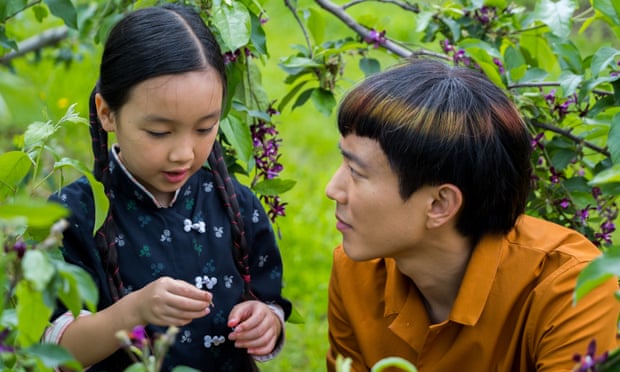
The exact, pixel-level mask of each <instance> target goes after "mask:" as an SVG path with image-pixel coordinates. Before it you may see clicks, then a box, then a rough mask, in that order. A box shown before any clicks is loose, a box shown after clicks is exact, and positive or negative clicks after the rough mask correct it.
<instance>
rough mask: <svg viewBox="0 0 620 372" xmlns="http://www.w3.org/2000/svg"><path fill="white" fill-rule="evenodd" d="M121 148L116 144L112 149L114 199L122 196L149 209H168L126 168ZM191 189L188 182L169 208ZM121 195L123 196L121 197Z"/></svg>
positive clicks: (111, 170) (111, 179) (177, 193)
mask: <svg viewBox="0 0 620 372" xmlns="http://www.w3.org/2000/svg"><path fill="white" fill-rule="evenodd" d="M119 153H120V147H119V146H118V144H115V145H113V146H112V148H111V149H110V167H109V172H110V182H111V185H112V193H113V195H112V198H118V197H120V196H121V195H122V197H123V199H129V200H128V201H129V202H131V201H133V202H135V203H136V204H138V205H141V206H144V207H149V208H166V207H165V206H163V205H161V203H160V202H159V201H157V199H156V198H155V196H154V195H153V194H152V193H151V192H150V191H148V190H147V189H146V188H145V187H144V186H143V185H142V184H141V183H140V182H138V180H136V178H135V177H134V176H133V175H132V174H131V173H130V172H129V171H128V170H127V168H125V166H124V165H123V163H122V162H121V160H120V157H119ZM188 187H190V186H189V182H186V183H185V184H184V185H183V186H182V187H181V188H180V189H178V190H177V191H176V192H175V193H174V197H173V198H172V201H171V202H170V206H169V208H171V207H173V206H174V205H175V204H177V202H178V200H177V199H178V198H179V196H180V195H183V194H182V193H183V192H184V190H185V189H186V188H188ZM119 193H120V194H121V195H119Z"/></svg>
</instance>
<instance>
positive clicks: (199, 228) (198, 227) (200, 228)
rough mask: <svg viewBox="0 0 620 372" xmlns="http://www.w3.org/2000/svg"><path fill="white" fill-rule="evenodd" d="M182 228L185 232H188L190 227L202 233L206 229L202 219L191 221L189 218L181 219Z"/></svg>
mask: <svg viewBox="0 0 620 372" xmlns="http://www.w3.org/2000/svg"><path fill="white" fill-rule="evenodd" d="M183 225H184V226H183V230H185V231H186V232H190V231H191V230H192V229H194V230H196V231H198V232H199V233H201V234H202V233H204V232H205V231H206V225H205V223H204V221H198V222H195V223H194V222H192V220H190V219H189V218H186V219H185V220H183Z"/></svg>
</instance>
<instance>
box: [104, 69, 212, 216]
mask: <svg viewBox="0 0 620 372" xmlns="http://www.w3.org/2000/svg"><path fill="white" fill-rule="evenodd" d="M222 92H223V87H222V83H221V80H220V77H219V75H218V74H217V72H216V71H214V70H213V69H212V68H210V69H207V70H203V71H192V72H187V73H182V74H175V75H164V76H159V77H156V78H152V79H148V80H145V81H143V82H141V83H139V84H138V85H136V86H135V87H134V88H133V89H132V91H131V92H130V94H129V99H128V101H127V103H125V104H124V105H123V106H122V107H121V109H120V110H118V111H117V112H112V111H111V110H110V108H109V107H108V106H107V104H106V102H105V101H104V100H103V98H102V97H101V96H100V95H97V97H96V104H97V113H98V115H99V119H100V120H101V124H102V126H103V128H104V129H105V130H106V131H108V132H115V133H116V140H117V141H118V144H119V146H120V159H121V162H122V163H123V165H124V166H125V167H126V168H127V170H128V171H129V172H130V173H131V174H132V175H133V176H134V177H135V178H136V180H137V181H138V182H140V183H141V184H142V185H143V186H144V187H145V188H146V189H147V190H148V191H149V192H151V193H152V194H153V195H154V196H155V198H156V199H157V200H158V201H159V203H160V204H161V205H163V206H168V205H169V204H170V201H171V200H172V196H173V194H174V192H175V191H176V190H177V189H179V188H180V187H181V186H183V184H185V182H187V180H188V178H189V177H190V176H192V175H193V174H194V173H195V172H196V171H197V170H198V169H200V167H201V166H202V165H203V164H204V162H205V161H206V160H207V157H208V156H209V154H210V153H211V149H212V147H213V143H214V142H215V139H216V135H217V131H218V126H219V120H220V114H221V110H222Z"/></svg>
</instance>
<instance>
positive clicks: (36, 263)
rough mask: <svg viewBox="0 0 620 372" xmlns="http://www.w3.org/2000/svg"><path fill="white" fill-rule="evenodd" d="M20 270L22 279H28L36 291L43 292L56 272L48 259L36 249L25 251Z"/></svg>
mask: <svg viewBox="0 0 620 372" xmlns="http://www.w3.org/2000/svg"><path fill="white" fill-rule="evenodd" d="M22 270H23V272H24V273H23V274H24V278H26V279H28V280H29V281H30V283H31V284H32V286H33V287H34V289H35V290H37V291H43V290H44V289H45V287H47V285H48V284H49V282H50V281H51V280H52V277H53V276H54V273H55V272H56V270H55V269H54V265H52V262H51V261H50V259H49V257H47V256H46V255H45V254H44V253H43V252H41V251H40V250H36V249H29V250H28V251H26V254H25V255H24V258H23V259H22Z"/></svg>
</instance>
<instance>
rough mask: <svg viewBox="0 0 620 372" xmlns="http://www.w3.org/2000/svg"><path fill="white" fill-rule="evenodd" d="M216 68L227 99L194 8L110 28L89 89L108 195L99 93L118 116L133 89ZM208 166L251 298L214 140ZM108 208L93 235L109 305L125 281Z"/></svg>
mask: <svg viewBox="0 0 620 372" xmlns="http://www.w3.org/2000/svg"><path fill="white" fill-rule="evenodd" d="M205 69H215V70H216V72H217V74H218V76H219V78H220V80H221V83H222V87H223V93H222V94H223V95H224V97H225V96H226V91H225V90H226V75H225V67H224V60H223V58H222V54H221V50H220V46H219V45H218V43H217V41H216V39H215V37H214V36H213V34H212V33H211V31H210V30H209V28H208V27H207V26H206V25H205V23H204V21H203V20H202V18H201V17H200V15H199V14H198V13H197V12H195V11H194V10H193V9H191V8H188V7H185V6H180V5H174V4H167V5H164V6H160V7H150V8H143V9H139V10H136V11H134V12H132V13H130V14H128V15H127V16H125V17H124V18H123V19H122V20H121V21H119V23H118V24H116V26H114V28H113V29H112V30H111V32H110V35H109V36H108V39H107V41H106V44H105V47H104V51H103V57H102V61H101V67H100V72H99V82H98V83H97V85H96V86H95V88H94V89H93V91H92V93H91V96H90V101H89V111H90V124H91V126H90V133H91V137H92V148H93V154H94V157H95V164H94V171H93V173H94V176H95V178H96V179H97V180H98V181H100V182H101V183H102V184H103V186H104V188H105V191H106V194H108V195H109V193H110V191H111V190H110V180H109V163H110V157H109V149H108V133H107V132H106V131H105V130H104V129H103V127H102V126H101V122H100V121H99V119H98V117H97V109H96V105H95V95H96V93H99V94H101V96H102V97H103V99H104V100H105V101H106V103H107V104H108V106H109V107H110V109H111V110H112V111H113V112H118V110H120V108H121V107H122V106H123V105H124V104H125V103H126V102H127V100H128V98H129V94H130V93H131V90H132V89H133V87H134V86H136V85H137V84H138V83H140V82H142V81H145V80H147V79H150V78H154V77H157V76H161V75H169V74H179V73H184V72H189V71H198V70H205ZM208 162H209V165H210V167H211V169H212V171H213V174H214V175H215V180H216V187H217V189H218V191H219V194H220V196H221V198H222V201H223V205H224V207H225V209H226V213H227V214H228V216H229V218H230V221H231V225H232V235H233V236H232V238H233V247H232V250H233V255H234V258H235V263H236V265H237V269H238V270H239V273H240V274H241V276H242V277H243V280H244V284H245V287H244V298H246V299H250V298H255V296H254V295H253V293H252V291H251V288H250V269H249V265H248V251H249V250H248V245H247V241H246V238H245V233H244V226H243V218H242V216H241V213H240V210H239V204H238V202H237V197H236V194H235V191H234V187H233V183H232V180H231V178H230V176H229V174H228V169H227V166H226V163H225V161H224V157H223V154H222V148H221V146H220V145H219V143H218V142H217V141H216V142H215V144H214V146H213V151H212V152H211V154H210V155H209V159H208ZM111 211H112V209H110V210H109V212H108V215H107V217H106V219H105V221H104V223H103V225H102V226H101V228H100V229H99V230H98V231H97V233H96V235H95V242H96V245H97V249H98V251H99V254H100V256H101V260H102V263H103V266H104V270H105V272H106V274H107V277H108V286H109V288H110V295H111V298H112V300H113V301H117V300H118V299H120V298H121V297H122V295H123V282H122V280H121V276H120V272H119V268H118V254H117V250H116V245H115V242H114V238H115V236H116V230H117V229H116V223H115V221H114V216H113V214H112V213H111Z"/></svg>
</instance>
